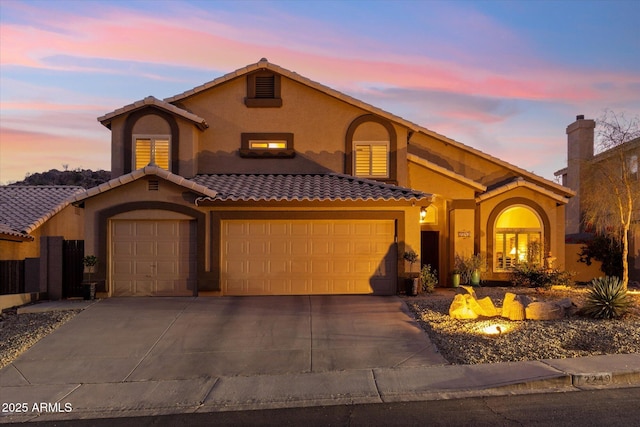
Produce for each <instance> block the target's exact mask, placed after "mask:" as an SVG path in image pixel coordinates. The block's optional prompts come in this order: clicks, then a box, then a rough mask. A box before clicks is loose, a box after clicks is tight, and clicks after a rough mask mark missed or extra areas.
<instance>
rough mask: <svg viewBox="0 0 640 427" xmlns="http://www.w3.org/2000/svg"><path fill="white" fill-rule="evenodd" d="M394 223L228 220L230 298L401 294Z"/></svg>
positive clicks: (224, 256) (224, 254)
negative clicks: (398, 290)
mask: <svg viewBox="0 0 640 427" xmlns="http://www.w3.org/2000/svg"><path fill="white" fill-rule="evenodd" d="M394 240H395V222H394V221H393V220H225V221H222V223H221V248H220V252H221V284H222V291H223V292H224V294H226V295H312V294H369V293H375V294H382V295H390V294H395V291H396V267H397V254H396V246H395V243H394Z"/></svg>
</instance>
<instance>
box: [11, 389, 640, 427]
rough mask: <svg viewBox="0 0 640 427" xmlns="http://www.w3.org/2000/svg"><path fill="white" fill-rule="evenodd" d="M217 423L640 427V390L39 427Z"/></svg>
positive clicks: (43, 424)
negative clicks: (605, 426)
mask: <svg viewBox="0 0 640 427" xmlns="http://www.w3.org/2000/svg"><path fill="white" fill-rule="evenodd" d="M0 421H1V419H0ZM213 425H215V426H244V425H246V426H304V427H312V426H413V425H421V426H425V425H426V426H471V425H472V426H474V427H475V426H492V427H495V426H572V427H573V426H576V425H579V426H581V427H586V426H602V425H611V426H616V427H621V426H640V388H626V389H622V388H620V389H607V390H591V391H579V392H563V393H544V394H528V395H514V396H492V397H474V398H467V399H452V400H440V401H427V402H401V403H384V404H369V405H349V406H346V405H342V406H324V407H312V408H292V409H271V410H263V411H243V412H212V413H198V414H180V415H167V416H149V417H132V418H115V419H114V418H111V419H94V420H74V421H57V422H39V423H38V426H58V427H65V426H98V427H102V426H105V427H106V426H189V427H192V426H213Z"/></svg>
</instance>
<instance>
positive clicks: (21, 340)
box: [0, 309, 81, 369]
mask: <svg viewBox="0 0 640 427" xmlns="http://www.w3.org/2000/svg"><path fill="white" fill-rule="evenodd" d="M80 311H81V310H66V311H49V312H46V313H24V314H20V315H18V314H17V310H15V309H10V310H5V311H3V312H2V314H1V315H0V369H2V368H3V367H4V366H6V365H8V364H10V363H11V362H13V361H14V360H15V359H16V358H17V357H18V356H20V355H21V354H22V353H23V352H25V351H27V350H28V349H29V347H31V346H32V345H34V344H35V343H37V342H38V341H40V340H41V339H42V338H44V337H45V336H46V335H48V334H49V333H51V332H53V331H54V330H56V329H57V328H59V327H60V326H61V325H63V324H64V323H65V322H67V321H68V320H69V319H71V318H73V316H75V315H76V314H78V313H79V312H80Z"/></svg>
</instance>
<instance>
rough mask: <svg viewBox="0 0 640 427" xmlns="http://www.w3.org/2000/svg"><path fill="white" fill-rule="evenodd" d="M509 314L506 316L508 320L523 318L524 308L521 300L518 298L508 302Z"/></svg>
mask: <svg viewBox="0 0 640 427" xmlns="http://www.w3.org/2000/svg"><path fill="white" fill-rule="evenodd" d="M508 313H509V315H508V316H507V317H508V318H509V320H524V319H525V309H524V305H523V304H522V302H520V300H519V299H517V298H516V299H514V300H513V301H512V302H511V304H509V311H508Z"/></svg>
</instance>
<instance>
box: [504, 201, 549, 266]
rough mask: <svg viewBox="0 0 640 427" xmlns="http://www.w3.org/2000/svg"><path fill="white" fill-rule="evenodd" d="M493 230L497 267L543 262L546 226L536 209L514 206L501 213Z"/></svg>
mask: <svg viewBox="0 0 640 427" xmlns="http://www.w3.org/2000/svg"><path fill="white" fill-rule="evenodd" d="M494 230H495V236H494V238H495V243H494V248H495V251H494V256H495V262H494V264H493V265H494V266H495V270H496V271H508V270H510V269H512V268H513V267H514V266H515V265H516V264H521V263H533V264H538V265H539V264H541V263H542V254H543V249H544V245H543V243H544V242H543V239H542V236H543V235H544V233H543V232H544V230H543V229H542V221H541V220H540V218H539V217H538V215H537V214H536V212H534V211H533V210H531V209H530V208H528V207H526V206H511V207H509V208H507V209H505V210H504V211H502V212H501V213H500V215H498V218H497V219H496V224H495V228H494Z"/></svg>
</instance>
